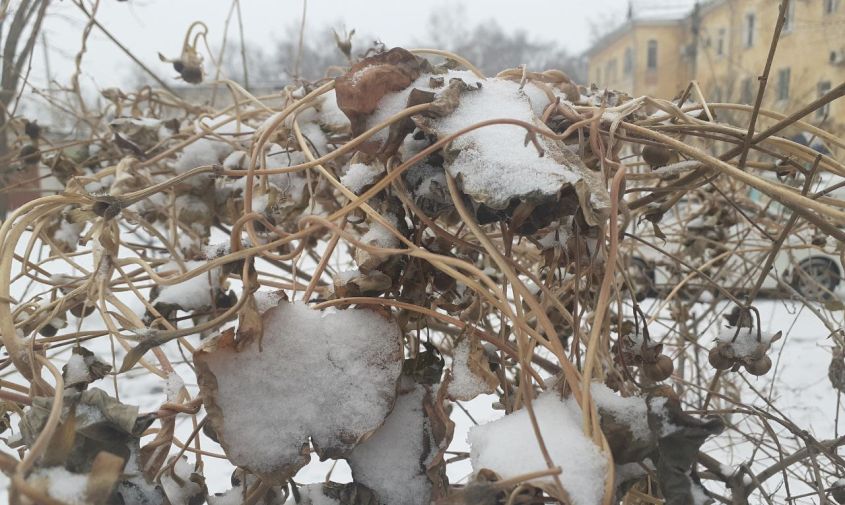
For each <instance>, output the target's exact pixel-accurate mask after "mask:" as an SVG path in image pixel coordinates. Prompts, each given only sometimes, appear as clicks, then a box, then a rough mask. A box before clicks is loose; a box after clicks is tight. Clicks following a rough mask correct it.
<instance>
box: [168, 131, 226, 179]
mask: <svg viewBox="0 0 845 505" xmlns="http://www.w3.org/2000/svg"><path fill="white" fill-rule="evenodd" d="M232 151H233V149H232V146H230V145H229V144H227V143H225V142H220V141H217V140H209V139H207V138H201V139H199V140H197V141H196V142H194V143H192V144H188V145H187V146H186V147H185V149H183V150H182V154H181V155H180V156H179V159H178V160H176V163H175V164H174V166H173V168H174V169H175V170H176V172H178V173H183V172H187V171H188V170H191V169H194V168H197V167H201V166H205V165H216V164H219V163H220V162H221V161H223V160H224V159H225V158H226V156H228V155H229V153H231V152H232Z"/></svg>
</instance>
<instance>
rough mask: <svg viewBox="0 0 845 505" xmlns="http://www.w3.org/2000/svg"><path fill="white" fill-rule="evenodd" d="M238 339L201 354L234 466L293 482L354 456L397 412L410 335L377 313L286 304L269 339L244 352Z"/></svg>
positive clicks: (266, 328)
mask: <svg viewBox="0 0 845 505" xmlns="http://www.w3.org/2000/svg"><path fill="white" fill-rule="evenodd" d="M235 346H236V343H235V342H234V339H233V334H224V335H223V336H221V338H220V339H219V340H218V341H217V342H215V344H211V345H209V346H208V347H206V349H205V350H202V351H200V352H198V353H197V354H195V358H194V359H195V362H196V363H197V365H198V374H199V379H200V388H201V391H202V395H203V399H204V403H205V405H206V408H208V410H209V419H210V421H211V425H212V426H213V428H214V429H215V430H216V432H217V434H218V435H219V437H220V440H221V444H222V445H223V447H224V448H225V449H226V454H227V455H228V456H229V458H230V460H231V461H232V462H233V463H235V464H236V465H239V466H244V467H247V468H249V469H250V470H252V471H254V472H257V473H259V474H264V475H267V474H277V475H288V474H290V475H292V473H291V472H295V471H296V470H297V469H298V468H299V467H301V466H302V465H304V464H305V463H307V462H308V461H309V460H310V455H309V454H308V442H309V438H310V440H311V441H312V443H313V445H314V446H315V449H316V450H317V453H318V454H320V455H321V456H322V457H341V456H346V455H347V454H348V453H349V451H351V449H352V448H353V447H354V446H355V444H356V443H357V442H358V440H359V439H360V438H361V437H362V436H364V435H366V434H368V433H370V432H371V431H373V430H375V429H376V428H378V427H379V426H380V425H381V423H382V422H383V421H384V418H385V417H386V416H387V415H388V413H389V412H390V409H391V407H392V406H393V401H394V398H395V394H396V385H397V381H398V379H399V373H400V371H401V359H402V352H401V335H400V332H399V328H398V327H397V326H396V324H395V323H394V322H392V321H391V320H390V319H388V318H387V317H385V316H384V315H382V314H379V313H377V312H374V311H372V310H368V309H357V310H356V309H349V310H343V311H323V312H321V311H317V310H312V309H310V308H308V306H306V305H303V304H291V303H287V302H285V301H280V303H279V305H277V306H275V307H272V308H270V309H269V310H267V312H265V313H264V315H263V336H262V337H261V338H260V339H256V340H253V341H251V342H247V343H245V344H243V345H242V347H243V348H242V349H240V351H236V349H235Z"/></svg>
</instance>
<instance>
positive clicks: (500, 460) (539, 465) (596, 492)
mask: <svg viewBox="0 0 845 505" xmlns="http://www.w3.org/2000/svg"><path fill="white" fill-rule="evenodd" d="M533 407H534V414H535V416H536V418H537V424H538V425H539V427H540V433H541V434H542V436H543V441H544V442H545V444H546V448H547V449H548V451H549V455H550V456H551V459H552V461H553V462H554V464H555V465H557V466H559V467H560V468H561V473H560V476H559V477H560V481H561V483H562V484H563V487H564V489H565V491H566V492H567V493H568V494H569V496H570V498H571V502H572V504H573V505H594V504H596V503H601V497H602V494H603V488H604V480H605V475H606V474H607V458H606V457H605V456H604V455H603V454H602V453H601V451H600V450H599V448H598V447H597V446H596V445H595V444H594V443H593V442H592V441H591V440H590V439H589V438H587V437H586V436H585V435H584V432H583V431H582V427H581V408H580V407H579V406H578V404H577V403H576V402H575V400H574V399H572V398H568V399H565V400H560V399H559V398H558V397H557V394H556V393H553V392H548V393H544V394H541V395H540V396H539V397H538V398H537V399H536V400H534V402H533ZM468 439H469V443H470V446H471V449H470V458H471V460H472V468H473V470H475V472H478V471H479V470H482V469H489V470H492V471H493V472H495V473H496V474H498V475H499V476H500V477H502V478H503V479H509V478H513V477H519V476H521V475H524V474H526V473H531V472H536V471H542V470H546V469H547V468H548V467H547V465H546V462H545V460H544V458H543V455H542V453H541V451H540V445H539V442H538V441H537V438H536V436H535V434H534V430H533V429H532V427H531V420H530V418H529V416H528V412H527V411H526V410H525V409H522V410H519V411H516V412H514V413H512V414H510V415H507V416H505V417H503V418H501V419H498V420H496V421H493V422H491V423H487V424H484V425H481V426H476V427H474V428H472V429H471V430H470V432H469V437H468ZM531 482H532V483H535V484H540V485H544V484H545V485H548V484H551V483H552V482H553V480H552V478H551V477H542V478H540V479H535V480H533V481H531Z"/></svg>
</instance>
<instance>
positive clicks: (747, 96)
mask: <svg viewBox="0 0 845 505" xmlns="http://www.w3.org/2000/svg"><path fill="white" fill-rule="evenodd" d="M753 92H754V91H753V90H752V89H751V78H750V77H746V78H745V79H743V80H742V90H741V91H740V96H739V101H740V102H742V103H744V104H746V105H751V101H752V100H754V97H753V96H752V93H753Z"/></svg>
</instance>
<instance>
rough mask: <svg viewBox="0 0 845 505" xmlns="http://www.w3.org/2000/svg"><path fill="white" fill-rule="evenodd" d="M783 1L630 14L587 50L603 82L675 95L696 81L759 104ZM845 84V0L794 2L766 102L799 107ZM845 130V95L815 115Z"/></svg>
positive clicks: (723, 98) (714, 2) (730, 0)
mask: <svg viewBox="0 0 845 505" xmlns="http://www.w3.org/2000/svg"><path fill="white" fill-rule="evenodd" d="M779 4H780V0H710V1H708V2H702V3H700V4H698V5H696V6H695V7H694V8H693V9H692V10H691V11H690V12H689V13H688V14H687V15H685V16H683V17H680V18H676V19H660V20H657V19H651V20H649V19H637V18H636V16H629V19H628V20H627V21H626V22H625V23H624V24H623V25H622V26H620V27H619V28H617V29H616V30H614V31H613V32H611V33H609V34H607V35H606V36H604V37H603V38H602V39H600V40H599V41H598V42H597V43H596V44H595V45H594V46H593V47H592V48H591V49H589V50H588V51H587V53H586V56H587V60H588V72H589V73H588V76H589V79H590V81H591V82H594V83H596V84H597V85H598V86H600V87H608V88H613V89H618V90H620V91H625V92H628V93H630V94H632V95H634V96H639V95H651V96H656V97H660V98H674V97H675V96H677V95H678V94H679V93H680V92H681V91H682V90H683V89H684V88H685V87H686V85H687V84H688V83H689V81H691V80H696V81H698V83H699V85H700V86H701V88H702V90H703V91H704V93H705V96H706V97H707V100H708V101H710V102H740V103H746V104H751V103H753V102H754V98H755V96H756V93H757V87H758V81H757V76H758V75H760V74H761V73H762V71H763V68H764V66H765V62H766V57H767V55H768V52H769V47H770V44H771V40H772V33H773V31H774V27H775V22H776V20H777V16H778V8H779ZM843 82H845V0H791V1H790V2H789V8H788V11H787V17H786V23H785V25H784V28H783V32H782V34H781V38H780V41H779V43H778V47H777V52H776V53H775V59H774V61H773V64H772V69H771V72H770V74H769V81H768V85H767V89H766V95H765V99H764V102H763V105H764V107H766V108H769V109H772V110H775V111H778V112H782V113H789V112H793V111H794V110H797V109H799V108H801V107H802V106H805V105H806V104H808V103H809V102H811V101H813V100H815V99H816V98H818V97H819V96H821V95H822V94H824V93H825V92H827V91H829V90H830V89H831V88H832V87H834V86H837V85H839V84H841V83H843ZM808 119H811V120H813V121H814V122H815V123H817V124H822V125H823V126H825V127H826V128H827V129H830V130H832V131H836V132H843V131H845V99H839V100H837V101H835V102H833V103H832V104H831V105H830V106H829V107H826V108H824V109H822V110H820V111H818V112H817V113H815V114H813V115H812V117H810V118H808Z"/></svg>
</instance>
